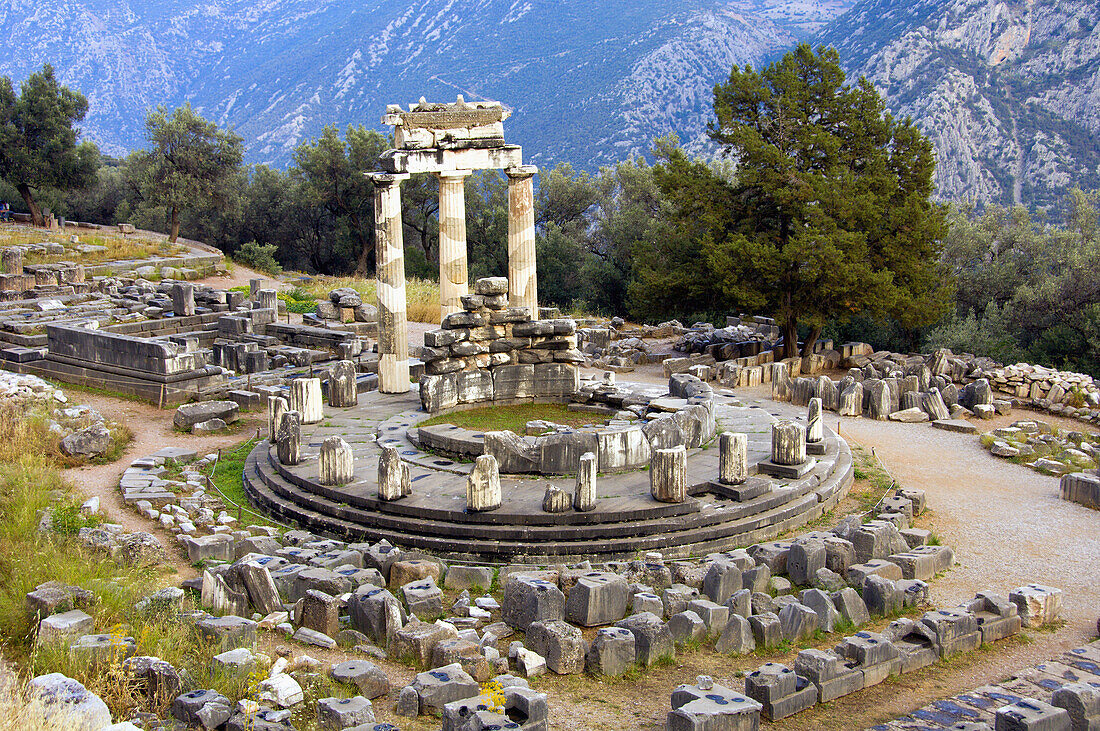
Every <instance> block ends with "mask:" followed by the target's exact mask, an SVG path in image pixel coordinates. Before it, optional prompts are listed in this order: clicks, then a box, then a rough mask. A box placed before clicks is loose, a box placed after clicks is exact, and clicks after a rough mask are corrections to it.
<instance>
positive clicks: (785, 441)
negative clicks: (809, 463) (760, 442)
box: [772, 421, 806, 465]
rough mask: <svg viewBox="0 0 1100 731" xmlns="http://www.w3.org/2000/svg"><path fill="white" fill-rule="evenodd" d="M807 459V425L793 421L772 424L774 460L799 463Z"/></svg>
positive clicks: (781, 462)
mask: <svg viewBox="0 0 1100 731" xmlns="http://www.w3.org/2000/svg"><path fill="white" fill-rule="evenodd" d="M805 461H806V427H804V426H802V425H801V424H796V423H794V422H793V421H780V422H778V423H776V424H773V425H772V462H775V463H776V464H782V465H799V464H802V463H803V462H805Z"/></svg>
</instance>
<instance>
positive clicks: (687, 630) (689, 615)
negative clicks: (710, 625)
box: [668, 609, 707, 647]
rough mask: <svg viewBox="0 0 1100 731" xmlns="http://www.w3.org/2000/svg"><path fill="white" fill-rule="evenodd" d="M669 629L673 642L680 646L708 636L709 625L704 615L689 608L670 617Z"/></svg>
mask: <svg viewBox="0 0 1100 731" xmlns="http://www.w3.org/2000/svg"><path fill="white" fill-rule="evenodd" d="M668 631H669V633H670V634H671V635H672V641H673V643H674V644H675V645H676V646H677V647H680V646H683V645H686V644H687V643H689V642H693V641H700V640H702V639H703V638H704V637H706V635H707V625H706V623H705V622H704V621H703V618H702V617H700V616H699V615H698V614H696V613H695V612H693V611H691V610H690V609H689V610H686V611H683V612H679V613H677V614H674V615H672V616H671V617H669V618H668Z"/></svg>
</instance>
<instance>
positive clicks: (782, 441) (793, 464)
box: [757, 421, 815, 480]
mask: <svg viewBox="0 0 1100 731" xmlns="http://www.w3.org/2000/svg"><path fill="white" fill-rule="evenodd" d="M814 464H815V462H814V460H813V459H807V457H806V427H804V426H802V425H801V424H796V423H794V422H793V421H780V422H777V423H775V424H773V425H772V458H771V459H770V460H766V461H764V462H761V463H760V464H759V465H758V466H757V469H759V470H760V471H761V472H763V473H764V474H768V475H772V476H774V477H781V478H785V479H791V480H794V479H799V478H801V477H804V476H805V475H806V474H807V473H808V472H809V471H810V470H811V469H813V467H814Z"/></svg>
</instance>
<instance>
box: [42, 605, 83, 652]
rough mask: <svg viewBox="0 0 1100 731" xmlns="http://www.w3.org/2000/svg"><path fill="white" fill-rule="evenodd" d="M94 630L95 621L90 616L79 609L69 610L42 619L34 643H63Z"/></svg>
mask: <svg viewBox="0 0 1100 731" xmlns="http://www.w3.org/2000/svg"><path fill="white" fill-rule="evenodd" d="M94 629H95V620H94V619H92V617H91V615H89V614H86V613H85V612H83V611H81V610H79V609H71V610H69V611H68V612H62V613H61V614H51V615H50V616H48V617H45V618H44V619H42V621H41V622H39V623H38V635H37V637H36V642H38V643H39V644H52V643H56V642H64V641H67V640H69V639H71V638H73V637H78V636H80V635H85V634H88V633H89V632H91V631H92V630H94Z"/></svg>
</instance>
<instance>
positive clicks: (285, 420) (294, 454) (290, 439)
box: [275, 411, 302, 466]
mask: <svg viewBox="0 0 1100 731" xmlns="http://www.w3.org/2000/svg"><path fill="white" fill-rule="evenodd" d="M301 419H302V417H301V414H299V413H298V412H297V411H287V412H286V413H284V414H282V416H281V417H280V418H279V426H278V431H277V432H276V434H275V451H276V453H277V454H278V455H279V461H280V462H282V463H283V464H285V465H289V466H293V465H296V464H298V463H299V462H301V461H302V420H301Z"/></svg>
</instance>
